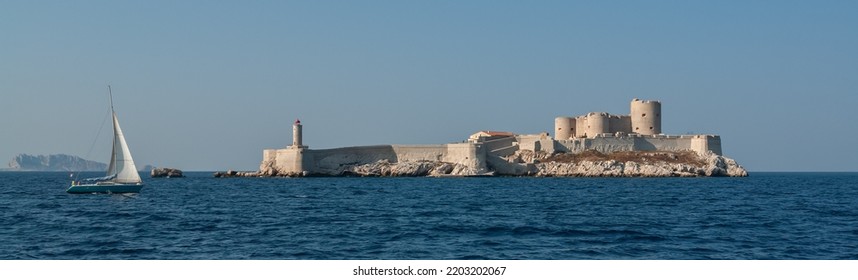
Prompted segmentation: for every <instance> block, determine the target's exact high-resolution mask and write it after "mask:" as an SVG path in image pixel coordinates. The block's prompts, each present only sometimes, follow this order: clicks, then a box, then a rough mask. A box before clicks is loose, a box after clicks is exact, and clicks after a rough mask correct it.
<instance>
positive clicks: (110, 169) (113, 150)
mask: <svg viewBox="0 0 858 280" xmlns="http://www.w3.org/2000/svg"><path fill="white" fill-rule="evenodd" d="M107 96H108V100H110V117H111V119H113V141H111V142H113V148H111V149H110V164H109V165H108V168H107V176H113V175H116V173H117V172H116V112H114V111H113V90H111V88H110V85H107Z"/></svg>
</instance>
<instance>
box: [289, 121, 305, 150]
mask: <svg viewBox="0 0 858 280" xmlns="http://www.w3.org/2000/svg"><path fill="white" fill-rule="evenodd" d="M302 129H303V126H302V125H301V120H299V119H296V120H295V123H293V124H292V146H291V148H293V149H300V148H306V147H304V141H303V139H302V137H303V136H304V135H303V132H302Z"/></svg>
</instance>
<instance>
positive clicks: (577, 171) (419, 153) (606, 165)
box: [249, 99, 747, 177]
mask: <svg viewBox="0 0 858 280" xmlns="http://www.w3.org/2000/svg"><path fill="white" fill-rule="evenodd" d="M630 111H631V112H630V115H621V116H620V115H611V114H608V113H589V114H587V115H583V116H578V117H557V118H556V119H555V120H554V138H552V137H550V136H549V135H548V133H541V134H514V133H510V132H496V131H480V132H477V133H475V134H473V135H471V136H470V137H469V138H468V140H467V141H463V142H461V143H450V144H438V145H378V146H360V147H344V148H334V149H318V150H314V149H310V148H309V147H308V146H305V145H304V143H303V141H302V136H303V125H302V124H301V122H300V120H296V121H295V123H294V124H293V126H292V145H290V146H288V147H286V148H284V149H268V150H264V151H263V159H262V163H261V164H260V168H259V171H258V172H254V173H249V174H251V175H256V176H290V177H291V176H347V175H358V176H491V175H512V176H523V175H535V176H747V172H746V171H745V170H744V169H743V168H742V167H741V166H739V165H738V164H736V163H735V161H733V160H732V159H729V158H724V157H722V156H721V138H720V137H719V136H717V135H664V134H662V133H661V131H662V127H661V118H662V116H661V103H660V102H658V101H644V100H639V99H634V100H632V102H631V110H630ZM588 151H591V152H592V151H595V152H598V153H601V154H612V153H617V152H652V153H664V154H668V155H669V156H671V157H676V156H675V154H676V153H694V154H697V155H699V158H700V162H701V163H703V164H702V166H683V165H677V164H672V163H659V165H658V166H654V165H653V164H654V163H646V162H645V163H642V164H641V163H636V162H617V161H613V160H611V161H606V162H585V163H565V165H563V164H561V165H559V167H558V165H557V164H554V163H551V162H541V161H545V160H546V159H548V158H549V157H550V156H552V155H557V154H580V153H584V152H588ZM549 163H551V164H553V165H551V164H549ZM582 164H584V165H582ZM546 168H553V169H551V170H554V171H551V170H547V169H546ZM558 168H560V169H563V170H560V171H557V170H556V169H558ZM564 168H565V169H564Z"/></svg>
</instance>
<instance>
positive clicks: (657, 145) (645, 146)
mask: <svg viewBox="0 0 858 280" xmlns="http://www.w3.org/2000/svg"><path fill="white" fill-rule="evenodd" d="M522 149H525V148H524V147H522ZM555 149H556V150H558V151H561V152H567V153H580V152H583V151H586V150H596V151H599V152H601V153H606V154H607V153H613V152H620V151H669V152H679V151H695V152H698V153H705V152H706V151H707V150H708V151H712V152H713V153H715V154H719V155H720V154H721V138H720V137H719V136H716V135H683V136H664V135H653V136H642V135H629V136H619V137H616V136H604V137H603V136H599V137H595V138H578V139H569V140H556V141H555Z"/></svg>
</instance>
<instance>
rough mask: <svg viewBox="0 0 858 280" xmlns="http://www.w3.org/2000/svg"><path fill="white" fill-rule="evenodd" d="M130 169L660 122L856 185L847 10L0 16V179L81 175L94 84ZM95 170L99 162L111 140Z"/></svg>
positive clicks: (747, 162)
mask: <svg viewBox="0 0 858 280" xmlns="http://www.w3.org/2000/svg"><path fill="white" fill-rule="evenodd" d="M108 83H110V84H111V85H113V89H114V90H113V92H114V97H115V105H116V109H117V111H118V114H119V118H120V121H121V123H122V126H123V129H124V132H125V134H126V138H127V139H128V143H129V145H130V147H131V150H132V152H133V154H134V158H135V160H136V161H137V164H138V165H140V166H142V165H145V164H152V165H156V166H168V167H177V168H181V169H185V170H225V169H229V168H232V169H241V170H255V169H256V168H257V167H258V164H259V162H260V160H261V156H262V150H263V149H266V148H279V147H284V146H286V145H288V144H289V143H290V142H291V123H292V122H293V121H294V120H295V118H301V120H302V122H303V123H304V124H305V126H304V135H305V137H304V142H305V144H307V145H309V146H310V147H311V148H332V147H339V146H352V145H369V144H425V143H447V142H456V141H461V140H463V139H465V138H466V137H467V136H468V135H469V134H471V133H473V132H475V131H477V130H486V129H491V130H507V131H514V132H518V133H538V132H542V131H549V132H550V131H552V130H553V120H554V117H555V116H558V115H579V114H584V113H587V112H591V111H607V112H611V113H615V114H626V113H628V110H629V108H628V106H629V105H628V104H629V101H630V100H631V99H632V98H635V97H637V98H643V99H657V100H660V101H662V103H663V115H664V121H663V125H664V132H665V133H671V134H678V133H687V132H695V133H713V134H720V135H721V136H722V140H723V145H724V152H725V153H726V154H727V155H728V156H730V157H733V158H735V159H737V160H738V161H739V162H740V163H741V164H743V165H744V166H746V167H747V168H748V169H749V170H751V171H796V170H804V171H819V170H823V171H858V140H856V139H858V131H856V128H858V125H856V124H855V121H856V120H858V112H856V108H858V1H706V2H704V1H630V2H622V1H581V2H577V1H341V2H340V1H337V2H328V1H301V2H295V1H5V0H4V1H0V164H2V165H4V166H5V163H6V162H7V161H8V160H9V159H11V158H12V157H13V156H14V155H15V154H18V153H31V154H52V153H67V154H74V155H80V156H86V154H87V151H88V150H89V148H90V146H91V144H92V143H93V140H94V139H96V137H95V134H96V132H97V131H98V128H99V125H100V124H101V122H102V120H103V119H104V116H105V114H106V112H107V86H106V85H107V84H108ZM104 129H105V131H104V132H102V137H101V138H100V140H99V141H98V142H97V144H96V147H95V149H94V150H93V152H92V153H91V154H90V155H89V158H90V159H93V160H98V161H102V162H104V161H106V159H107V157H108V156H109V151H108V150H109V147H110V143H109V141H108V139H107V138H106V137H105V134H106V133H107V132H109V127H108V126H106V127H105V128H104Z"/></svg>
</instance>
